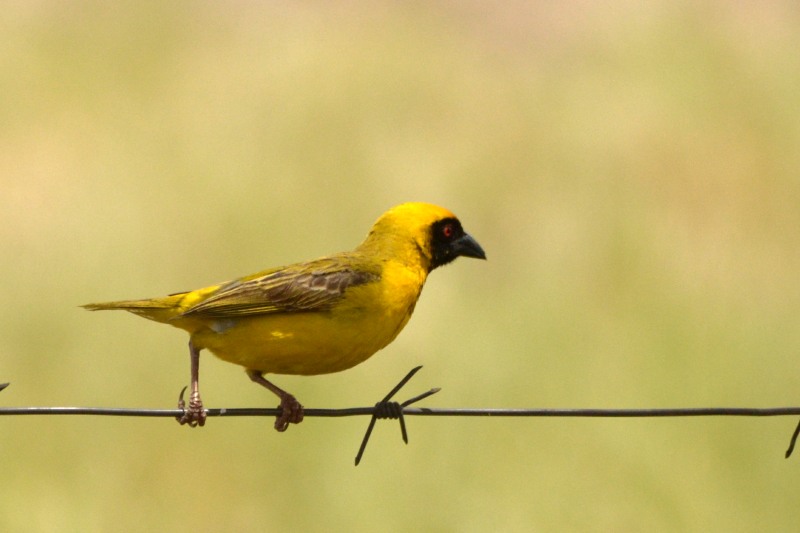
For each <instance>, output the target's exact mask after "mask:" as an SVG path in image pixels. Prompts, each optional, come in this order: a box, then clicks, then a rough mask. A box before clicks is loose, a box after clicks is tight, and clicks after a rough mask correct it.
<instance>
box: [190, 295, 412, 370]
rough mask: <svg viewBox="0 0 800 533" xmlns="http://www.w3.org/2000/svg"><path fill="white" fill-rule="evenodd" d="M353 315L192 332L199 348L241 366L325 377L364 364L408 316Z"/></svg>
mask: <svg viewBox="0 0 800 533" xmlns="http://www.w3.org/2000/svg"><path fill="white" fill-rule="evenodd" d="M409 313H410V310H408V312H405V313H403V314H399V315H396V316H381V317H375V316H374V314H371V313H358V312H352V313H348V314H346V315H344V316H341V315H340V314H337V315H334V314H330V313H305V314H303V313H295V314H284V315H263V316H253V317H244V318H232V319H225V320H221V321H218V322H215V323H212V324H209V327H205V328H202V329H200V330H197V331H195V332H194V333H193V334H192V342H193V343H194V344H195V346H197V347H198V348H206V349H208V350H209V351H211V352H212V353H214V354H215V355H216V356H217V357H219V358H220V359H223V360H225V361H229V362H231V363H236V364H238V365H241V366H243V367H245V368H248V369H252V370H258V371H260V372H264V373H275V374H304V375H310V374H327V373H331V372H338V371H340V370H345V369H348V368H350V367H352V366H355V365H357V364H358V363H361V362H363V361H365V360H366V359H367V358H369V357H370V356H371V355H372V354H374V353H375V352H377V351H378V350H380V349H381V348H383V347H384V346H386V345H387V344H389V343H390V342H391V341H392V340H393V339H394V338H395V336H396V335H397V333H399V332H400V330H401V329H402V328H403V326H404V325H405V324H406V322H407V321H408V318H409V316H410V315H409Z"/></svg>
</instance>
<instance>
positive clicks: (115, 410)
mask: <svg viewBox="0 0 800 533" xmlns="http://www.w3.org/2000/svg"><path fill="white" fill-rule="evenodd" d="M421 368H422V367H421V366H418V367H415V368H413V369H412V370H411V371H410V372H409V373H408V374H406V376H405V377H404V378H403V379H402V380H400V382H399V383H398V384H397V385H395V387H394V388H393V389H392V390H391V391H389V394H387V395H386V396H385V397H384V398H383V399H382V400H381V401H379V402H377V403H376V404H375V405H374V406H372V407H345V408H333V409H329V408H306V409H304V416H305V417H321V418H340V417H346V416H371V417H372V418H371V420H370V422H369V425H368V426H367V431H366V433H365V434H364V438H363V439H362V441H361V445H360V447H359V449H358V453H357V454H356V459H355V464H356V466H357V465H358V464H359V463H360V462H361V459H362V457H363V456H364V451H365V450H366V447H367V443H368V442H369V439H370V436H371V435H372V430H373V428H374V427H375V423H376V422H377V420H379V419H392V420H399V421H400V432H401V436H402V438H403V442H405V443H406V444H408V432H407V430H406V424H405V417H406V416H470V417H561V418H667V417H702V416H740V417H741V416H749V417H770V416H797V415H800V407H677V408H656V409H648V408H644V409H615V408H609V409H597V408H568V409H561V408H442V407H410V406H411V405H412V404H414V403H416V402H419V401H421V400H424V399H425V398H427V397H429V396H431V395H433V394H436V393H437V392H439V391H440V390H441V389H439V388H433V389H430V390H428V391H426V392H423V393H422V394H418V395H417V396H414V397H413V398H410V399H408V400H406V401H404V402H393V401H391V399H392V398H393V397H394V395H395V394H397V393H398V392H399V391H400V389H402V388H403V386H404V385H405V384H406V383H407V382H408V381H409V380H410V379H411V378H412V377H413V376H414V374H416V373H417V372H418V371H419V370H420V369H421ZM8 385H9V384H8V383H0V391H2V390H3V389H5V388H6V387H8ZM281 413H282V411H281V409H280V408H277V407H276V408H269V407H236V408H211V409H206V415H207V416H208V417H241V416H279V415H280V414H281ZM10 415H90V416H130V417H149V418H180V417H181V415H183V410H182V409H147V408H122V407H0V416H10ZM798 436H800V423H798V425H797V427H796V428H795V430H794V433H793V434H792V437H791V440H790V442H789V447H788V449H787V450H786V453H785V457H786V458H787V459H788V458H789V457H790V456H791V455H792V452H793V451H794V448H795V445H796V443H797V439H798Z"/></svg>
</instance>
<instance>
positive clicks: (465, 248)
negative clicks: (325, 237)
mask: <svg viewBox="0 0 800 533" xmlns="http://www.w3.org/2000/svg"><path fill="white" fill-rule="evenodd" d="M450 249H451V250H452V251H453V257H457V256H459V255H463V256H464V257H474V258H476V259H486V252H484V251H483V248H481V245H480V244H478V241H476V240H475V239H473V238H472V237H471V236H470V235H469V234H468V233H465V234H464V235H462V236H461V237H459V238H458V239H456V240H454V241H453V242H452V243H451V244H450Z"/></svg>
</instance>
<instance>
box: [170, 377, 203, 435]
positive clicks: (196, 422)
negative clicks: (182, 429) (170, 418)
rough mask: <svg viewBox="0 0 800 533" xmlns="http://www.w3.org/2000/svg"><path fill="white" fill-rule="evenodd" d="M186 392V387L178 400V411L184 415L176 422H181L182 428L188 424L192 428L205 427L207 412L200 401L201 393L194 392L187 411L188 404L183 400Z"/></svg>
mask: <svg viewBox="0 0 800 533" xmlns="http://www.w3.org/2000/svg"><path fill="white" fill-rule="evenodd" d="M185 392H186V387H184V388H183V390H182V391H181V395H180V397H179V398H178V409H180V410H181V411H183V414H182V415H181V416H176V417H175V420H177V421H178V422H180V424H181V425H182V426H183V425H186V424H188V425H189V427H190V428H193V427H197V426H204V425H205V423H206V410H205V408H204V407H203V400H201V399H200V393H199V392H198V391H192V393H191V394H190V395H189V407H188V409H187V408H186V402H184V400H183V395H184V393H185Z"/></svg>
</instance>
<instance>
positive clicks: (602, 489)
mask: <svg viewBox="0 0 800 533" xmlns="http://www.w3.org/2000/svg"><path fill="white" fill-rule="evenodd" d="M798 28H800V10H799V9H798V7H797V4H796V3H794V2H788V1H787V2H739V3H732V2H722V1H719V2H688V1H687V2H667V1H663V2H661V1H653V2H644V3H639V2H624V1H623V2H612V3H602V5H601V4H599V3H593V2H573V3H555V2H506V3H502V4H499V3H498V4H489V3H483V2H476V1H466V2H439V3H423V2H409V3H395V2H370V3H367V2H364V3H361V2H340V3H326V2H309V3H299V4H294V5H286V4H284V3H277V2H275V3H256V2H239V3H217V2H131V3H126V2H114V3H104V2H98V3H67V2H17V3H9V4H5V5H4V9H3V14H2V15H0V31H1V32H2V35H3V39H2V41H3V42H2V45H0V91H1V94H2V98H0V145H1V146H2V149H0V185H1V187H0V294H2V298H3V305H2V307H0V380H2V381H10V382H11V387H10V388H9V389H7V390H6V391H4V392H2V394H0V398H2V405H14V406H27V405H41V406H47V405H94V406H119V407H123V406H124V407H161V408H169V407H172V406H173V405H174V403H175V400H176V397H177V394H178V391H179V390H180V388H181V387H182V386H183V385H184V384H185V383H186V382H187V380H188V356H187V350H186V341H187V338H186V336H185V334H184V333H183V332H181V331H178V330H174V329H171V328H167V327H164V326H161V325H156V324H153V323H150V322H146V321H144V320H142V319H140V318H136V317H134V316H132V315H129V314H125V313H104V314H91V313H87V312H84V311H82V310H81V309H79V308H78V307H77V306H78V305H80V304H83V303H87V302H91V301H102V300H111V299H121V298H137V297H151V296H159V295H163V294H166V293H169V292H175V291H179V290H187V289H193V288H197V287H201V286H204V285H208V284H211V283H214V282H218V281H222V280H225V279H229V278H232V277H236V276H239V275H243V274H248V273H251V272H254V271H257V270H260V269H263V268H266V267H270V266H277V265H280V264H285V263H290V262H294V261H300V260H305V259H310V258H313V257H317V256H320V255H324V254H327V253H331V252H335V251H340V250H343V249H348V248H350V247H353V246H355V245H356V244H357V243H359V242H360V240H361V239H362V238H363V237H364V236H365V235H366V232H367V230H368V229H369V227H370V225H371V224H372V222H373V221H374V219H375V218H377V216H378V215H380V214H381V213H382V212H383V211H384V210H386V209H388V208H389V207H391V206H393V205H395V204H397V203H400V202H403V201H408V200H421V201H429V202H434V203H438V204H441V205H444V206H446V207H448V208H450V209H451V210H453V211H454V212H456V213H457V214H458V215H459V217H460V218H461V219H462V221H463V223H464V225H465V227H466V228H467V230H468V231H470V232H471V233H472V234H473V235H474V236H475V237H476V238H477V239H478V240H479V242H480V243H481V244H482V245H483V246H484V248H485V249H486V251H487V254H488V256H489V261H488V262H485V263H484V262H480V261H472V260H460V261H458V262H456V263H455V264H454V265H452V266H448V267H447V268H446V269H443V270H441V271H437V272H435V273H434V274H433V275H432V276H431V278H430V279H429V282H428V285H427V287H426V289H425V292H424V295H423V297H422V299H421V300H420V302H419V305H418V306H417V311H416V314H415V316H414V318H413V319H412V320H411V322H410V323H409V325H408V327H407V328H406V330H405V331H404V332H403V333H402V334H401V335H400V337H399V338H398V340H397V341H396V342H394V343H393V344H392V345H390V346H389V347H388V348H386V349H385V350H383V351H382V352H381V353H379V354H378V355H377V356H375V357H374V358H373V359H371V360H369V361H368V362H367V363H365V364H363V365H361V366H359V367H356V368H354V369H352V370H350V371H347V372H344V373H340V374H334V375H329V376H320V377H312V378H299V377H287V376H278V377H277V378H276V382H277V383H278V384H280V385H281V386H282V387H285V388H287V389H289V390H291V391H293V392H294V393H295V394H296V395H297V396H298V397H299V398H300V399H301V400H302V401H303V403H304V404H305V405H306V406H308V407H348V406H360V405H371V404H372V403H374V402H375V401H377V400H378V399H379V398H380V397H382V396H383V395H384V394H385V392H386V391H387V390H388V389H389V388H391V386H392V385H393V384H394V383H395V382H396V381H397V380H399V379H400V377H402V376H403V375H404V374H405V372H406V371H407V370H409V369H410V368H411V367H412V366H415V365H418V364H424V365H425V368H424V369H423V370H422V372H421V373H420V374H418V375H417V377H416V378H414V380H413V381H412V382H411V383H410V384H409V385H408V386H407V388H406V389H405V391H404V392H403V393H401V394H400V396H401V399H403V398H406V397H410V396H411V395H413V394H416V393H418V392H421V391H423V390H426V389H428V388H430V387H433V386H439V387H442V388H443V391H442V392H441V393H440V394H439V395H437V396H436V397H434V398H431V399H429V400H427V401H426V403H425V404H426V405H429V406H440V407H642V408H644V407H682V406H750V407H766V406H778V405H797V404H798V403H800V375H798V372H797V359H798V355H800V328H798V327H797V320H798V317H800V283H798V273H800V175H799V174H798V170H799V169H800V149H798V148H800V97H799V96H798V95H800V31H798ZM201 379H202V385H203V393H204V398H205V400H206V403H207V406H209V407H242V406H270V407H271V406H273V405H274V404H275V400H274V398H273V397H272V396H271V395H269V394H268V393H266V391H264V390H262V389H261V388H259V387H257V386H255V385H252V384H251V383H250V382H249V381H248V379H247V378H246V376H245V375H244V373H243V372H242V370H241V369H239V368H238V367H236V366H233V365H229V364H226V363H223V362H220V361H218V360H216V359H214V358H213V357H211V356H205V357H204V359H203V361H202V369H201ZM795 423H796V420H795V419H794V418H771V419H743V418H729V419H709V418H703V419H660V420H586V419H462V418H449V419H445V418H437V419H431V418H420V417H417V418H411V419H409V420H408V426H409V431H410V438H411V442H410V445H409V446H404V445H403V444H402V443H401V441H400V439H399V431H398V429H397V427H396V423H382V424H379V425H378V427H377V428H376V431H375V434H374V436H373V440H372V442H371V444H370V447H369V448H368V449H367V453H366V456H365V458H364V462H363V463H362V465H361V466H359V467H358V468H354V467H353V457H354V455H355V452H356V449H357V446H358V443H359V440H360V438H361V436H362V433H363V431H364V429H365V427H366V424H367V419H366V418H348V419H339V420H330V419H308V420H307V421H306V422H305V423H303V424H302V425H301V426H297V427H292V428H291V429H290V430H289V431H288V432H287V433H286V434H282V435H279V434H277V433H275V432H274V431H273V430H272V421H271V420H270V419H260V418H241V419H211V420H210V422H209V424H208V425H207V427H205V428H203V429H195V430H190V429H188V428H185V427H180V426H179V425H178V424H177V423H175V422H174V421H172V420H166V419H124V418H87V417H75V418H72V417H50V418H38V417H5V418H3V419H2V420H0V424H2V435H3V438H2V445H0V450H2V454H0V464H2V472H3V487H4V488H3V491H2V495H3V497H2V498H0V526H1V527H0V528H1V529H3V530H6V531H82V532H92V531H111V530H115V531H125V530H127V531H132V530H139V531H197V532H205V531H221V530H239V531H265V530H267V531H268V530H287V531H330V530H339V531H376V530H383V531H403V530H405V531H408V530H418V531H486V530H499V531H529V530H534V531H566V530H585V531H592V530H594V531H637V530H638V531H643V530H655V531H670V530H671V531H678V530H680V531H709V530H716V531H755V530H759V531H791V530H795V528H796V527H797V523H798V521H800V506H798V505H797V487H798V483H799V482H800V457H795V458H793V459H791V460H788V461H787V460H784V458H783V452H784V450H785V447H786V445H787V444H788V439H789V436H790V435H791V432H792V429H793V428H794V425H795Z"/></svg>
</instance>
